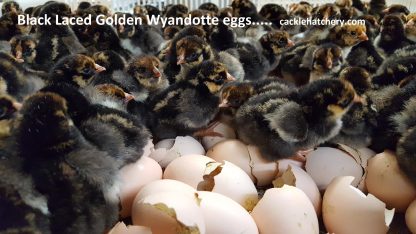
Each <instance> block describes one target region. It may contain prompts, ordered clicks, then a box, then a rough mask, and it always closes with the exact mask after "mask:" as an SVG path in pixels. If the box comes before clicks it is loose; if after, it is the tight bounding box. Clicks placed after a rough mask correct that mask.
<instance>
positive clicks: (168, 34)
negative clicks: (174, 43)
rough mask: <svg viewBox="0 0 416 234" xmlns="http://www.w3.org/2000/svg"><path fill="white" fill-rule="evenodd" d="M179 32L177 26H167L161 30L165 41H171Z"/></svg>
mask: <svg viewBox="0 0 416 234" xmlns="http://www.w3.org/2000/svg"><path fill="white" fill-rule="evenodd" d="M180 30H181V28H180V27H179V26H167V27H165V29H163V38H164V39H165V40H171V39H173V38H174V37H175V35H176V34H177V33H178V32H179V31H180Z"/></svg>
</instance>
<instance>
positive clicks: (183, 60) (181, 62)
mask: <svg viewBox="0 0 416 234" xmlns="http://www.w3.org/2000/svg"><path fill="white" fill-rule="evenodd" d="M177 60H178V62H177V63H176V64H177V65H181V64H185V63H186V61H185V54H184V53H182V54H180V55H179V56H178V58H177Z"/></svg>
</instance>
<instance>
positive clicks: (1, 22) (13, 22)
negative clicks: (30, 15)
mask: <svg viewBox="0 0 416 234" xmlns="http://www.w3.org/2000/svg"><path fill="white" fill-rule="evenodd" d="M29 31H30V28H29V27H28V26H26V25H20V24H18V14H17V13H16V12H9V13H6V14H3V15H2V16H1V17H0V40H7V41H8V40H10V39H11V38H12V37H14V36H16V35H22V34H27V33H28V32H29Z"/></svg>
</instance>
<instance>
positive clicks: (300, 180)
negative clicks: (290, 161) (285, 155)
mask: <svg viewBox="0 0 416 234" xmlns="http://www.w3.org/2000/svg"><path fill="white" fill-rule="evenodd" d="M285 184H287V185H290V186H294V187H296V188H299V189H301V190H302V191H303V192H304V193H305V194H306V196H308V197H309V199H310V200H311V202H312V204H313V207H314V208H315V211H316V213H317V214H318V215H319V214H320V213H321V205H322V198H321V193H320V192H319V189H318V186H316V184H315V182H314V181H313V179H312V177H311V176H310V175H309V174H308V173H306V171H304V170H303V169H301V168H299V167H297V166H290V165H289V167H288V169H287V170H286V171H285V172H283V174H282V175H281V176H279V177H277V178H276V179H275V180H274V181H273V186H274V187H275V188H281V187H282V186H283V185H285Z"/></svg>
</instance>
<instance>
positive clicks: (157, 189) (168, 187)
mask: <svg viewBox="0 0 416 234" xmlns="http://www.w3.org/2000/svg"><path fill="white" fill-rule="evenodd" d="M174 191H176V192H182V193H184V194H188V195H189V196H191V197H193V196H194V194H195V192H196V189H194V188H192V187H191V186H189V185H187V184H185V183H183V182H180V181H177V180H169V179H164V180H155V181H152V182H150V183H148V184H146V185H145V186H143V187H142V188H141V189H140V191H139V193H137V195H136V198H135V199H134V203H136V202H139V201H140V200H141V199H143V198H144V197H147V196H149V195H152V194H156V193H161V192H174Z"/></svg>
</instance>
